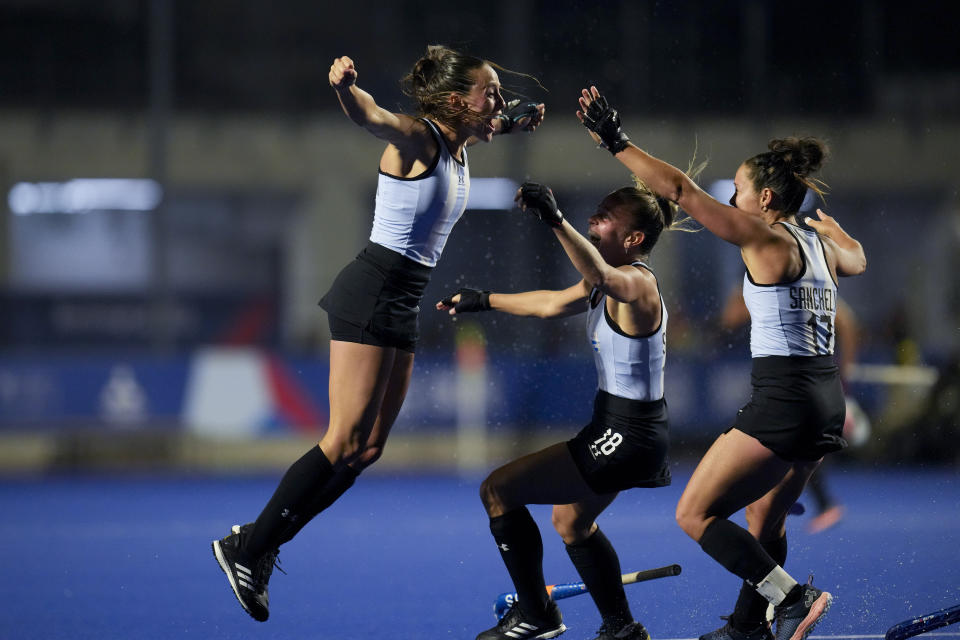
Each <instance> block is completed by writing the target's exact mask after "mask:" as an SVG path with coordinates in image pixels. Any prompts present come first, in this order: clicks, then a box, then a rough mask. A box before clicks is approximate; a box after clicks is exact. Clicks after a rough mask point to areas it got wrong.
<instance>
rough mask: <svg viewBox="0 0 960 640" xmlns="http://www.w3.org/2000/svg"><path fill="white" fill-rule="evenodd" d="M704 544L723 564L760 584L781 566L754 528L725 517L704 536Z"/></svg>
mask: <svg viewBox="0 0 960 640" xmlns="http://www.w3.org/2000/svg"><path fill="white" fill-rule="evenodd" d="M700 548H701V549H703V550H704V551H705V552H706V553H707V555H709V556H710V557H711V558H713V559H714V560H716V561H717V562H719V563H720V564H721V565H723V567H724V568H725V569H726V570H727V571H729V572H730V573H733V574H735V575H737V576H738V577H740V578H741V579H743V580H746V581H747V582H748V583H750V584H751V585H754V586H756V585H757V584H759V583H760V581H761V580H763V579H764V578H765V577H766V576H767V574H769V573H770V572H771V571H773V569H774V567H776V566H777V563H776V561H774V560H773V558H771V557H770V555H769V554H768V553H767V552H766V551H764V549H763V547H762V546H761V545H760V543H759V542H757V539H756V538H754V537H753V536H752V535H750V532H749V531H747V530H746V529H744V528H743V527H741V526H738V525H736V524H734V523H732V522H730V521H729V520H727V519H725V518H717V519H716V520H714V521H713V522H711V523H710V524H709V525H707V528H706V530H705V531H704V532H703V535H702V536H701V537H700Z"/></svg>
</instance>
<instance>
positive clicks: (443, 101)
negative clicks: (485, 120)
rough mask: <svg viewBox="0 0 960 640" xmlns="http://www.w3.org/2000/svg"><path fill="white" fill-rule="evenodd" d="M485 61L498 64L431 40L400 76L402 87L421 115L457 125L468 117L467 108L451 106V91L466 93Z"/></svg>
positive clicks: (487, 63) (488, 63)
mask: <svg viewBox="0 0 960 640" xmlns="http://www.w3.org/2000/svg"><path fill="white" fill-rule="evenodd" d="M485 64H486V65H490V66H492V67H495V68H498V67H496V65H494V64H493V63H491V62H489V61H487V60H484V59H483V58H477V57H476V56H471V55H466V54H463V53H460V52H459V51H455V50H453V49H450V48H448V47H445V46H443V45H437V44H432V45H430V46H428V47H427V53H426V55H424V56H423V57H422V58H420V59H419V60H417V62H416V64H414V65H413V69H411V70H410V72H409V73H408V74H407V75H406V76H405V77H404V78H403V80H401V87H402V88H403V92H404V94H406V95H408V96H410V97H411V98H413V99H414V100H415V101H416V103H417V110H418V111H419V114H420V115H421V116H425V117H428V118H433V119H435V120H438V121H440V122H443V123H444V124H447V125H456V124H458V123H460V122H462V121H464V120H465V119H466V118H468V117H469V115H468V114H467V111H468V109H467V108H466V107H462V108H456V107H453V106H451V104H450V100H449V97H450V94H452V93H459V94H460V95H467V94H468V93H469V92H470V89H471V88H472V87H473V84H474V82H475V78H474V74H473V72H474V71H475V70H477V69H479V68H480V67H482V66H483V65H485Z"/></svg>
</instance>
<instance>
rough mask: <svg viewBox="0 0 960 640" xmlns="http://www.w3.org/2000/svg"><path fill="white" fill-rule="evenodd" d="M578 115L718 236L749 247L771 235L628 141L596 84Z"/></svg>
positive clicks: (758, 222)
mask: <svg viewBox="0 0 960 640" xmlns="http://www.w3.org/2000/svg"><path fill="white" fill-rule="evenodd" d="M577 118H579V120H580V122H581V123H583V125H584V126H585V127H587V129H588V130H589V131H590V135H591V136H592V137H593V139H594V140H596V141H597V142H599V143H601V144H602V145H603V146H604V147H606V148H607V149H608V150H609V151H610V152H611V153H613V155H614V157H616V159H617V160H619V161H620V162H622V163H623V164H624V165H625V166H626V167H627V168H628V169H630V171H631V172H633V174H634V175H635V176H637V177H638V178H640V179H641V180H643V182H644V183H645V184H646V185H647V186H648V187H649V188H650V189H652V190H653V191H654V193H656V194H657V195H658V196H660V197H662V198H667V199H668V200H671V201H673V202H676V203H677V205H679V206H680V208H681V209H683V210H684V211H686V212H687V213H688V214H689V215H690V216H691V217H692V218H694V219H696V220H697V221H698V222H700V223H701V224H702V225H703V226H705V227H706V228H707V229H709V230H710V231H711V232H713V233H714V234H715V235H716V236H717V237H719V238H721V239H722V240H726V241H727V242H730V243H732V244H735V245H737V246H738V247H749V246H751V245H757V244H759V243H762V242H765V241H769V240H770V239H771V237H772V232H771V231H770V229H769V227H768V226H767V224H766V223H764V222H763V220H761V219H759V218H756V217H753V216H744V215H741V214H740V213H739V212H738V211H737V210H736V208H734V207H731V206H728V205H726V204H723V203H721V202H718V201H717V200H715V199H714V198H713V197H712V196H710V194H708V193H707V192H705V191H704V190H703V189H701V188H700V187H699V186H698V185H697V184H696V183H695V182H694V181H693V180H691V179H690V177H689V176H687V175H686V174H685V173H684V172H683V171H681V170H680V169H678V168H676V167H674V166H673V165H670V164H668V163H666V162H664V161H662V160H659V159H657V158H654V157H653V156H651V155H650V154H648V153H646V152H645V151H643V150H641V149H640V148H639V147H637V146H636V145H634V144H633V143H631V142H629V138H627V136H626V134H624V133H623V131H622V130H621V128H620V115H619V114H618V113H617V110H616V109H614V108H612V107H610V106H609V105H608V104H607V101H606V99H604V98H603V96H601V95H600V92H599V91H598V90H597V88H596V87H590V89H589V90H587V89H583V90H582V91H581V96H580V110H579V111H577Z"/></svg>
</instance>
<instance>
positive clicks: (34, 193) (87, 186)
mask: <svg viewBox="0 0 960 640" xmlns="http://www.w3.org/2000/svg"><path fill="white" fill-rule="evenodd" d="M162 198H163V189H162V188H161V187H160V185H159V184H158V183H157V182H156V181H155V180H128V179H121V178H102V179H90V178H78V179H76V180H68V181H67V182H18V183H17V184H15V185H13V188H12V189H10V193H9V194H8V195H7V203H8V204H9V205H10V211H12V212H13V213H15V214H16V215H18V216H26V215H31V214H34V213H85V212H88V211H152V210H153V209H156V208H157V205H158V204H160V200H161V199H162Z"/></svg>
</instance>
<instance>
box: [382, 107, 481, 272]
mask: <svg viewBox="0 0 960 640" xmlns="http://www.w3.org/2000/svg"><path fill="white" fill-rule="evenodd" d="M421 122H424V123H426V125H427V126H428V127H429V128H430V131H431V132H432V133H433V137H434V138H436V140H437V146H438V147H439V150H438V152H437V155H436V157H435V158H434V160H433V164H431V165H430V168H428V169H427V170H426V171H425V172H424V173H422V174H421V175H419V176H417V177H416V178H398V177H396V176H391V175H387V174H385V173H383V172H382V171H380V172H379V173H380V177H379V181H378V183H377V200H376V208H375V209H374V215H373V231H371V232H370V241H371V242H376V243H377V244H379V245H382V246H384V247H387V248H388V249H392V250H393V251H396V252H397V253H399V254H401V255H403V256H406V257H408V258H410V259H411V260H414V261H416V262H419V263H420V264H423V265H426V266H428V267H433V266H435V265H436V264H437V260H438V259H439V258H440V254H441V253H442V252H443V247H444V245H446V244H447V238H449V237H450V231H452V230H453V225H455V224H456V223H457V220H459V219H460V216H461V215H463V211H464V209H466V207H467V196H468V195H469V194H470V169H469V165H468V164H467V150H466V148H464V150H463V163H460V162H458V161H457V159H456V158H454V157H453V154H451V153H450V151H449V150H448V149H447V144H446V142H445V141H444V138H443V136H442V135H441V134H440V130H439V129H438V128H437V126H436V125H435V124H433V123H432V122H430V121H429V120H427V119H421Z"/></svg>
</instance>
